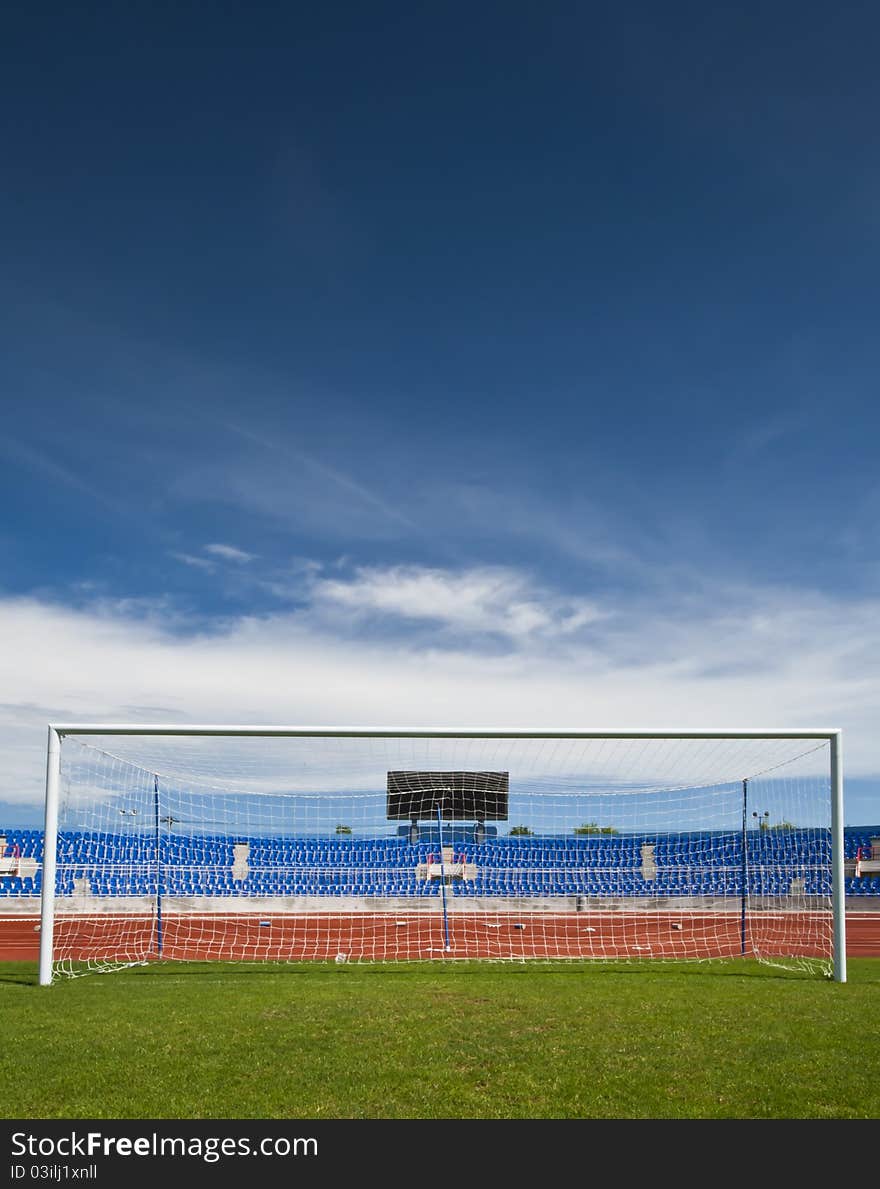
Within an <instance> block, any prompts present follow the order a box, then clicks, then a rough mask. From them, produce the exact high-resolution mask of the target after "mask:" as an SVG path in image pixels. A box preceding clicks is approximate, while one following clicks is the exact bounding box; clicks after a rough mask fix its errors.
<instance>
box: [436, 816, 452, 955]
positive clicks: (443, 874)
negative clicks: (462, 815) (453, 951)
mask: <svg viewBox="0 0 880 1189" xmlns="http://www.w3.org/2000/svg"><path fill="white" fill-rule="evenodd" d="M437 837H438V838H439V840H440V894H441V896H442V897H443V941H444V949H445V950H446V952H447V953H449V950H450V948H451V947H450V945H449V913H448V911H447V908H446V865H445V863H444V861H443V817H442V814H441V812H440V806H439V805H438V806H437Z"/></svg>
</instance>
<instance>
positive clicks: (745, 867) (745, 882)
mask: <svg viewBox="0 0 880 1189" xmlns="http://www.w3.org/2000/svg"><path fill="white" fill-rule="evenodd" d="M748 801H749V782H748V781H747V780H744V781H743V824H742V852H743V853H742V907H741V910H740V923H739V931H740V953H741V954H742V955H743V957H745V953H746V902H747V900H748V895H749V858H748V856H749V851H748V845H749V835H748V824H749V819H748Z"/></svg>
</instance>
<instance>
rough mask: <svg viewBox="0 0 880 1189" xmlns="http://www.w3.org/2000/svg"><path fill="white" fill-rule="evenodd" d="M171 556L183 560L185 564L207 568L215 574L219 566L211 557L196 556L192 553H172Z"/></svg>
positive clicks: (196, 567) (199, 568)
mask: <svg viewBox="0 0 880 1189" xmlns="http://www.w3.org/2000/svg"><path fill="white" fill-rule="evenodd" d="M171 556H172V557H173V558H174V559H175V561H180V562H183V564H184V565H185V566H192V567H193V568H194V569H197V570H206V571H207V572H208V573H209V574H213V572H214V570H215V569H216V568H217V567H216V566H215V565H214V563H213V562H212V561H211V560H210V559H209V558H207V557H196V556H195V554H192V553H172V554H171Z"/></svg>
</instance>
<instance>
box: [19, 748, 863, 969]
mask: <svg viewBox="0 0 880 1189" xmlns="http://www.w3.org/2000/svg"><path fill="white" fill-rule="evenodd" d="M47 771H48V775H47V794H46V828H45V837H44V848H45V853H44V862H43V887H42V924H41V929H42V933H41V962H40V981H41V982H42V983H44V984H46V983H49V982H51V981H52V980H53V978H54V977H55V976H57V975H58V974H62V973H63V974H78V973H84V972H88V971H108V970H112V969H117V968H120V967H124V966H130V965H134V964H141V963H148V962H153V961H169V960H174V959H177V960H184V961H204V960H225V961H233V960H238V961H246V962H261V961H262V962H296V961H308V960H318V961H329V962H332V961H339V962H360V961H365V962H401V961H427V960H440V961H454V960H480V959H482V960H515V961H524V960H530V959H531V960H557V959H581V960H586V959H596V960H599V959H605V960H615V961H623V960H631V959H664V960H687V961H696V960H710V959H730V958H735V957H748V958H757V959H760V960H763V961H766V962H769V963H774V964H778V965H782V966H785V967H794V968H800V969H804V970H807V971H810V972H816V973H819V972H822V973H825V974H826V975H829V976H832V975H833V977H835V978H837V979H838V980H840V981H842V980H843V979H844V978H845V964H844V962H845V957H844V955H845V948H844V933H843V895H842V889H843V879H842V871H843V845H842V783H841V775H840V754H839V736H838V733H837V732H834V731H826V732H806V731H805V732H793V731H792V732H767V733H759V732H756V733H754V734H750V735H746V734H744V733H735V732H733V733H724V732H717V733H714V734H713V733H708V732H705V733H700V732H697V733H694V732H691V733H682V734H672V733H659V732H658V733H647V732H618V733H612V734H603V735H600V734H597V733H592V732H566V731H558V732H546V731H544V732H535V733H525V732H516V733H514V732H489V731H487V732H485V733H477V732H466V731H459V732H454V731H437V732H432V731H425V732H413V731H400V732H390V731H385V732H380V731H368V730H363V731H354V730H346V729H332V730H330V729H325V730H309V729H305V728H303V729H295V728H290V729H283V728H260V727H250V728H245V727H239V728H222V727H177V726H161V725H159V726H152V727H149V726H148V727H144V726H141V727H138V726H130V727H126V726H104V727H102V726H87V727H77V726H73V727H63V726H60V727H54V726H53V727H50V730H49V759H48V769H47Z"/></svg>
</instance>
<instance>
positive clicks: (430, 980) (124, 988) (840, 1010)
mask: <svg viewBox="0 0 880 1189" xmlns="http://www.w3.org/2000/svg"><path fill="white" fill-rule="evenodd" d="M848 975H849V981H848V982H847V983H846V984H838V983H833V982H829V981H827V980H824V979H822V978H819V977H815V976H807V975H800V974H794V973H789V972H784V971H781V970H777V969H775V968H772V967H767V966H760V965H758V964H757V963H754V962H748V961H735V962H728V963H721V964H717V965H712V964H708V965H697V964H693V965H690V964H662V965H661V964H651V963H643V964H619V965H604V964H580V963H559V964H535V965H501V964H477V963H475V964H464V965H457V964H449V965H445V964H440V963H437V964H420V963H416V964H401V965H399V966H393V965H384V966H381V965H375V966H373V965H350V966H335V965H333V964H317V963H311V964H301V965H292V966H273V967H265V966H246V965H220V964H205V965H197V964H192V965H173V964H168V965H160V966H155V967H141V968H136V969H133V970H129V971H124V972H120V973H116V974H112V975H92V976H88V977H85V978H78V979H73V980H62V981H60V982H58V983H57V984H55V985H53V986H52V987H38V986H37V985H36V966H35V965H34V964H30V963H20V962H18V963H3V964H0V1018H2V1020H3V1024H4V1044H3V1046H2V1053H0V1072H2V1078H3V1084H4V1086H5V1087H6V1090H5V1094H4V1101H5V1112H4V1113H5V1116H6V1118H8V1119H53V1118H58V1119H86V1118H89V1119H539V1118H555V1119H649V1118H654V1119H876V1118H878V1117H880V1076H878V1074H880V1046H878V1040H880V1035H878V1030H880V1024H878V1021H880V959H860V960H850V962H849V964H848Z"/></svg>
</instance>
